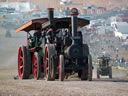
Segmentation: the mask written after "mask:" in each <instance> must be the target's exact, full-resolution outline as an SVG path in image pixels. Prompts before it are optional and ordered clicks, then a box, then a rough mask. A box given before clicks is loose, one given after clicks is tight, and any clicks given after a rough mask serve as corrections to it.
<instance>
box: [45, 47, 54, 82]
mask: <svg viewBox="0 0 128 96" xmlns="http://www.w3.org/2000/svg"><path fill="white" fill-rule="evenodd" d="M54 56H55V47H54V46H53V45H46V46H45V53H44V76H45V79H46V80H55V77H56V68H55V66H56V64H55V58H54Z"/></svg>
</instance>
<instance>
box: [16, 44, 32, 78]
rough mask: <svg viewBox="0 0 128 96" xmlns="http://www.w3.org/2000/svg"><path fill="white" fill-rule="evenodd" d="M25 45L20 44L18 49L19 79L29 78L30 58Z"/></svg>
mask: <svg viewBox="0 0 128 96" xmlns="http://www.w3.org/2000/svg"><path fill="white" fill-rule="evenodd" d="M28 53H29V52H28V50H27V48H26V47H25V46H20V47H19V51H18V75H19V78H20V79H29V76H30V73H31V64H30V61H28V60H30V59H28V58H29V57H28V56H29V55H28Z"/></svg>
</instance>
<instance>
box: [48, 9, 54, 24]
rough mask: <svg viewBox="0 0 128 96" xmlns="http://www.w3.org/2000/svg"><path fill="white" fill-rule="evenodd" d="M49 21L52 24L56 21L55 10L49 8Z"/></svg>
mask: <svg viewBox="0 0 128 96" xmlns="http://www.w3.org/2000/svg"><path fill="white" fill-rule="evenodd" d="M48 19H49V21H50V24H52V21H53V19H54V8H48Z"/></svg>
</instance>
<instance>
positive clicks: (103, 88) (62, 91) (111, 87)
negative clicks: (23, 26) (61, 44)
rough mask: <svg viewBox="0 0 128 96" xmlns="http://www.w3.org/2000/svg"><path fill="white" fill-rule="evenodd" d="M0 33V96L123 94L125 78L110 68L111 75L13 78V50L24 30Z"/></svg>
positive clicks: (126, 88) (22, 39)
mask: <svg viewBox="0 0 128 96" xmlns="http://www.w3.org/2000/svg"><path fill="white" fill-rule="evenodd" d="M1 32H2V33H0V96H127V94H128V78H127V77H126V76H127V74H126V73H125V72H124V71H120V70H117V69H113V79H108V77H107V76H106V77H102V78H101V79H100V80H98V79H96V70H95V69H94V74H93V81H92V82H89V81H81V80H79V79H78V78H69V79H68V80H65V81H64V82H61V81H58V80H56V81H45V80H38V81H37V80H34V79H31V80H13V77H14V76H16V75H17V51H18V46H19V45H25V42H26V34H25V33H24V32H20V33H16V32H15V31H11V33H12V38H5V37H4V35H5V32H4V31H3V30H2V31H1Z"/></svg>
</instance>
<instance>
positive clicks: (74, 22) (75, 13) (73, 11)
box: [70, 8, 78, 44]
mask: <svg viewBox="0 0 128 96" xmlns="http://www.w3.org/2000/svg"><path fill="white" fill-rule="evenodd" d="M70 14H71V16H72V37H75V36H76V34H77V27H78V24H77V23H78V19H77V16H78V10H77V9H76V8H72V9H71V13H70ZM72 43H73V44H76V40H75V38H74V40H73V42H72Z"/></svg>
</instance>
